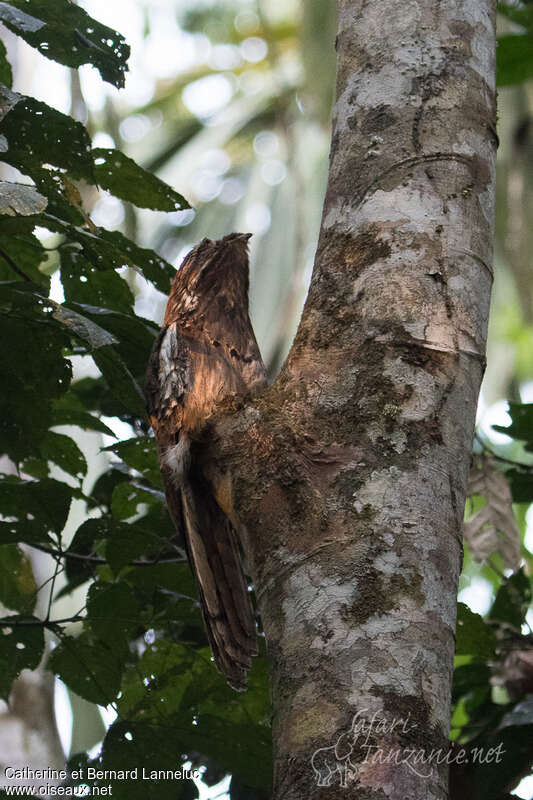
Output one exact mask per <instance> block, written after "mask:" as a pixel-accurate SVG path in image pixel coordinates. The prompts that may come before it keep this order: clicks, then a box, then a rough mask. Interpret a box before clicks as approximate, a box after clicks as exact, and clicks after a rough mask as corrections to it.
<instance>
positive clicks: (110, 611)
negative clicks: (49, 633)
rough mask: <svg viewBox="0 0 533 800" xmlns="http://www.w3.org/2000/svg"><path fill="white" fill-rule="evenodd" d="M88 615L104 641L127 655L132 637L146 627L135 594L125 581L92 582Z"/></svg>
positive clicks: (99, 636) (92, 626)
mask: <svg viewBox="0 0 533 800" xmlns="http://www.w3.org/2000/svg"><path fill="white" fill-rule="evenodd" d="M87 619H88V622H89V625H90V627H91V630H92V631H93V633H94V634H95V636H96V637H97V638H98V639H99V640H100V641H101V642H104V643H105V644H106V645H107V646H108V647H110V648H111V650H113V651H118V652H120V653H122V654H126V655H127V653H128V645H129V642H130V639H133V638H134V636H135V634H136V632H137V633H138V632H140V630H141V629H142V625H141V620H140V618H139V605H138V602H137V599H136V597H135V594H134V593H133V590H132V589H131V587H130V586H128V585H127V584H126V583H123V582H120V583H105V582H102V581H97V582H95V583H93V584H92V586H91V588H90V589H89V593H88V595H87Z"/></svg>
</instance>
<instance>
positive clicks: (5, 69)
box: [0, 40, 13, 89]
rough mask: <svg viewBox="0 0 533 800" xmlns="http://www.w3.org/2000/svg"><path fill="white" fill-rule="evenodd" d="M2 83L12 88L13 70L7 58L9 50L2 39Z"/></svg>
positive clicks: (0, 73)
mask: <svg viewBox="0 0 533 800" xmlns="http://www.w3.org/2000/svg"><path fill="white" fill-rule="evenodd" d="M0 83H3V84H4V86H7V87H8V88H9V89H11V86H12V85H13V71H12V69H11V64H10V63H9V61H8V60H7V50H6V46H5V44H4V42H3V41H2V40H0Z"/></svg>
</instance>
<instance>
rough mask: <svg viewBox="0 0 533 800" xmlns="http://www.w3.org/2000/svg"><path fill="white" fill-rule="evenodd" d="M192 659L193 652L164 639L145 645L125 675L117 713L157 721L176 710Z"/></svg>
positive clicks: (186, 681)
mask: <svg viewBox="0 0 533 800" xmlns="http://www.w3.org/2000/svg"><path fill="white" fill-rule="evenodd" d="M196 658H197V655H196V654H195V653H194V651H192V650H190V649H189V648H186V647H184V646H183V645H181V644H177V643H176V642H170V641H168V640H167V639H158V640H157V641H156V642H155V643H154V644H152V645H150V646H148V647H147V648H146V650H145V651H144V653H143V654H142V656H141V658H140V660H139V663H138V664H136V665H135V668H134V669H132V670H130V671H129V672H128V673H126V675H125V679H124V684H123V691H122V697H121V698H120V701H119V714H120V715H121V716H123V717H126V718H127V719H134V718H135V717H139V715H142V716H143V717H144V718H145V719H146V720H147V721H149V720H151V721H153V722H157V721H158V720H159V719H162V718H168V717H170V716H172V715H173V714H177V713H179V711H180V706H181V701H182V699H183V695H184V692H185V690H186V688H187V686H188V685H189V683H190V682H191V680H192V677H193V676H192V666H193V664H194V662H195V660H196ZM146 687H148V691H147V690H146Z"/></svg>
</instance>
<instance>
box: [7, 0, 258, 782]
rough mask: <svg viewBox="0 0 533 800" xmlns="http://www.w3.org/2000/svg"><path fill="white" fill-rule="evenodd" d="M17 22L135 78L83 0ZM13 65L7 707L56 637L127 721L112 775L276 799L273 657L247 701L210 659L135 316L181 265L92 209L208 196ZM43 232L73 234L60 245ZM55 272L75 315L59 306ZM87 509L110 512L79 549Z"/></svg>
mask: <svg viewBox="0 0 533 800" xmlns="http://www.w3.org/2000/svg"><path fill="white" fill-rule="evenodd" d="M0 19H1V20H2V21H3V22H4V23H5V24H6V25H7V26H8V27H9V28H10V29H11V30H12V31H14V32H15V33H17V34H19V35H20V36H22V37H23V38H24V39H25V40H26V41H27V42H28V43H29V44H31V45H32V46H33V47H36V48H37V49H38V50H39V51H40V52H42V53H43V54H44V55H46V56H48V57H50V58H53V59H55V60H56V61H59V62H60V63H63V64H66V65H68V66H78V65H79V64H82V63H91V64H93V65H94V66H95V67H96V68H97V69H99V71H100V73H101V76H102V78H103V79H104V80H107V81H109V82H110V83H112V84H114V85H115V86H121V85H123V82H124V72H125V70H126V68H127V56H128V54H129V48H128V46H127V45H126V43H125V41H124V40H123V38H122V37H121V36H120V34H118V33H117V32H116V31H111V30H109V29H107V28H105V27H104V26H102V25H101V24H100V23H98V22H96V21H95V20H92V19H91V18H90V17H89V16H87V14H86V13H85V12H84V11H83V10H81V9H80V8H79V7H77V6H76V5H75V4H73V3H70V2H68V1H67V0H45V1H44V0H30V2H9V3H7V2H3V3H0ZM0 56H1V58H0V61H1V63H0V77H1V78H3V81H4V83H3V85H2V86H0V150H1V156H0V157H1V160H2V161H3V162H4V163H5V164H8V165H9V166H10V167H14V168H16V169H17V170H18V171H19V173H21V175H22V178H20V179H19V180H18V182H13V183H9V182H7V181H4V182H3V183H2V184H1V185H0V194H1V197H2V200H1V202H0V326H1V335H2V348H1V350H0V365H1V370H2V380H3V385H4V387H9V390H8V391H4V392H3V393H2V396H1V399H0V404H1V408H0V451H1V452H2V453H3V454H4V455H5V456H7V458H8V459H9V461H7V460H4V462H3V464H4V465H6V466H7V470H6V474H3V475H1V476H0V505H1V511H2V515H3V516H2V521H1V522H0V551H1V552H0V563H1V564H2V567H1V568H0V602H1V603H2V605H3V606H4V608H5V609H6V612H5V613H7V612H8V611H9V612H14V613H10V614H9V615H8V616H5V617H4V618H3V619H2V620H1V621H0V624H1V627H2V633H3V635H2V636H1V637H0V638H1V647H0V661H1V666H2V669H1V670H0V671H1V673H2V677H1V680H0V694H1V696H2V697H3V698H7V697H8V695H9V691H10V687H11V684H12V681H13V680H14V679H15V678H16V677H17V676H18V675H19V673H20V671H21V670H22V669H23V668H27V667H29V668H34V667H36V666H37V665H38V664H39V662H40V660H41V657H42V656H43V653H44V652H45V636H44V634H45V633H46V634H47V635H48V636H51V637H52V638H53V639H54V640H55V642H56V646H55V648H54V649H53V651H52V652H51V653H50V654H49V655H48V658H47V666H48V668H49V669H50V670H52V671H53V672H54V673H55V674H56V675H58V676H59V677H60V678H61V679H62V680H63V681H64V683H65V684H66V685H67V686H68V687H69V688H70V689H71V690H72V691H73V692H75V693H76V694H77V695H78V696H79V697H81V698H84V699H85V700H87V701H89V702H91V703H98V704H101V705H112V706H113V707H114V708H116V711H117V713H118V717H117V721H116V722H115V723H114V724H113V725H111V727H110V728H109V731H108V733H107V736H106V738H105V741H104V743H103V747H102V752H101V754H100V755H99V756H97V757H96V758H94V759H93V760H92V761H91V763H92V764H94V765H102V766H103V768H105V769H120V768H122V767H123V766H125V765H128V764H131V765H134V766H137V767H139V768H141V767H142V766H145V767H146V768H149V769H174V770H176V769H179V768H180V767H181V766H182V764H183V763H184V762H187V761H190V762H192V764H193V766H200V765H202V766H203V767H206V766H208V767H209V769H210V772H211V773H212V775H213V779H215V778H221V777H223V775H224V774H226V773H228V772H232V773H233V774H235V776H237V777H238V779H239V780H240V781H241V783H243V784H244V785H246V786H257V787H258V788H260V787H263V786H265V785H268V781H269V775H270V729H269V726H268V699H267V676H266V667H265V661H264V657H261V658H259V659H257V663H256V664H255V667H254V671H253V673H252V676H251V683H250V689H249V691H248V692H247V694H246V695H242V696H236V695H235V693H234V692H233V691H232V690H231V689H229V688H228V687H227V686H226V685H225V683H224V681H223V680H222V678H221V677H220V676H219V675H218V674H217V672H216V671H215V669H214V667H213V664H212V662H211V661H210V656H209V650H208V649H207V643H206V640H205V635H204V630H203V626H202V622H201V617H200V613H199V610H198V604H197V602H196V599H195V597H196V588H195V586H194V584H193V581H192V576H191V573H190V571H189V568H188V566H187V564H186V560H185V556H184V552H183V543H181V542H178V541H176V539H175V535H174V531H173V529H172V527H171V524H170V522H169V519H168V517H167V514H166V510H165V507H164V497H163V493H162V491H161V489H162V487H161V478H160V474H159V471H158V468H157V461H156V457H155V450H154V440H153V438H152V437H151V435H150V432H149V424H148V420H147V418H146V413H145V407H144V399H143V396H142V389H141V386H142V380H143V375H144V371H145V366H146V363H147V359H148V355H149V352H150V349H151V346H152V343H153V341H154V338H155V336H156V334H157V326H156V325H154V323H152V322H151V321H149V320H146V319H143V318H142V317H141V316H139V315H137V314H136V313H135V311H134V301H135V297H134V294H133V292H132V290H131V284H130V282H128V270H135V272H136V273H138V274H142V275H143V276H144V278H145V279H146V280H147V281H149V282H150V283H152V284H153V285H154V287H156V288H157V289H158V290H160V291H162V292H168V290H169V285H170V278H171V277H172V275H173V273H174V268H173V267H171V265H170V264H169V263H167V262H166V261H165V260H164V259H163V258H161V257H160V256H159V255H158V254H157V253H155V252H153V251H152V250H147V249H143V248H141V247H140V246H139V245H138V244H137V243H136V242H134V241H132V240H130V239H128V238H127V237H126V236H124V235H123V234H122V233H120V232H118V231H107V230H105V229H103V228H100V227H98V226H96V225H95V224H94V223H93V221H92V220H91V218H90V216H89V214H88V212H87V211H86V210H85V207H84V201H83V197H84V196H85V195H86V193H87V186H94V187H100V188H102V189H105V190H106V191H107V192H109V193H110V194H111V195H114V196H115V197H117V198H120V199H121V200H122V201H125V202H127V203H133V204H135V205H136V206H137V207H141V208H148V209H154V210H159V211H172V212H173V211H176V210H182V209H186V208H188V207H189V206H188V203H187V202H186V200H185V199H184V198H183V196H182V195H181V194H180V193H179V192H177V191H176V190H175V189H173V188H172V187H170V186H168V185H167V184H165V183H163V182H162V181H161V180H160V179H159V178H157V177H156V176H155V175H154V174H152V173H151V172H148V171H146V170H144V169H142V168H141V167H140V166H139V165H138V164H136V163H135V162H134V161H133V160H132V159H131V158H129V157H128V156H126V155H125V154H124V153H122V152H120V151H119V150H116V149H109V148H107V149H102V148H95V149H93V148H92V146H91V140H90V137H89V134H88V132H87V130H86V129H85V127H84V126H83V125H82V124H80V123H79V122H76V121H74V120H73V119H71V118H70V117H68V116H66V115H64V114H61V113H60V112H58V111H56V110H54V109H52V108H50V107H48V106H47V105H46V104H44V103H42V102H38V101H36V100H34V99H33V98H31V97H26V96H23V95H21V94H19V93H17V92H14V91H13V90H12V88H11V72H10V69H9V65H8V63H7V61H6V59H5V52H4V51H3V50H2V52H1V53H0ZM43 231H44V232H46V231H48V232H50V233H52V234H54V235H55V238H54V240H53V241H54V242H55V246H54V247H53V249H52V250H50V248H48V249H45V247H44V245H43V244H42V240H43ZM125 268H126V269H125ZM54 270H59V271H60V275H61V283H62V286H63V290H64V295H65V300H64V302H63V303H58V302H56V301H55V300H53V299H51V298H50V296H49V292H50V274H51V273H52V272H53V271H54ZM74 355H75V356H77V357H82V358H84V359H91V360H92V361H93V362H94V370H93V374H94V375H95V377H85V378H83V379H81V380H79V379H76V375H75V373H73V369H72V362H71V357H72V356H74ZM107 417H115V418H119V419H120V420H122V421H123V422H124V423H127V424H128V425H129V426H130V430H131V438H130V439H129V440H127V441H122V442H118V443H116V444H112V445H110V446H109V447H107V448H105V452H106V455H107V456H108V460H109V464H108V469H107V471H105V472H104V473H103V474H101V475H100V476H99V478H98V480H97V481H96V483H94V485H93V487H92V488H89V489H88V490H87V489H85V490H84V487H85V485H86V484H85V483H84V478H85V476H86V474H87V469H88V465H87V462H86V458H85V456H84V454H83V452H82V450H81V449H80V448H79V446H78V444H77V438H78V434H79V431H80V430H85V431H95V432H97V433H99V434H103V435H107V436H111V437H113V434H112V431H111V429H110V428H109V424H108V422H106V419H105V418H107ZM57 426H61V427H60V428H59V429H58V428H57ZM64 426H68V427H64ZM113 438H114V437H113ZM51 471H52V472H51ZM11 473H13V474H11ZM52 474H53V476H54V477H51V475H52ZM73 500H78V501H79V500H81V501H83V502H84V503H85V504H86V508H87V513H88V515H90V516H88V517H87V518H86V520H85V521H84V522H83V523H82V524H81V525H80V527H79V528H78V530H77V531H76V533H75V534H74V537H73V539H72V541H70V542H69V541H68V540H65V534H64V529H65V525H66V522H67V518H68V515H69V510H70V507H71V504H72V501H73ZM20 543H23V544H24V545H25V547H26V548H29V549H30V551H31V550H32V549H33V550H35V549H36V550H42V551H45V552H47V553H49V554H51V555H52V557H53V562H52V563H54V562H55V565H56V566H55V569H54V572H53V575H52V576H51V577H52V580H51V581H48V582H47V583H46V584H45V585H44V586H43V587H40V588H39V587H37V586H36V584H35V580H34V577H33V572H32V568H31V562H30V560H29V558H28V555H27V553H26V552H25V551H23V550H22V549H21V547H20V546H19V545H20ZM61 573H64V574H65V576H66V585H65V586H64V587H63V588H62V590H61V592H60V594H61V595H62V596H63V597H64V596H66V595H68V594H69V593H70V592H72V591H73V590H74V589H75V588H76V587H79V586H81V585H82V584H85V588H86V599H85V602H84V607H83V609H81V610H79V611H78V613H77V614H75V615H74V616H73V617H72V618H70V619H69V620H68V621H63V622H61V621H58V619H57V614H56V613H55V612H54V608H55V604H54V602H53V599H54V598H57V596H58V592H57V590H56V588H55V587H56V579H57V576H58V575H59V574H61ZM40 598H44V601H45V602H44V603H43V602H42V599H41V600H40ZM48 598H49V599H50V603H48ZM43 607H44V608H47V609H48V610H47V611H45V612H43V611H42V609H43ZM36 608H37V609H40V611H36ZM76 621H77V625H78V627H77V629H76V627H74V628H72V623H74V622H76ZM66 622H69V623H70V625H68V626H67V624H66ZM84 761H85V762H86V761H87V757H86V756H85V755H80V756H76V757H75V758H74V759H73V762H72V763H78V762H84ZM174 786H177V787H178V791H179V792H180V796H182V797H195V796H196V794H197V792H196V789H195V788H194V786H193V785H192V784H190V783H189V782H188V781H182V782H178V783H176V784H173V792H174V794H175V791H174ZM168 790H169V784H168V782H165V781H154V782H150V786H149V795H150V796H151V797H153V798H157V797H164V796H166V795H167V794H168ZM146 791H147V784H146V782H142V781H140V782H138V784H137V786H134V785H131V786H130V785H128V783H127V782H117V783H116V785H115V786H114V787H113V795H114V796H116V797H119V798H120V797H130V796H131V795H132V794H133V795H135V794H136V793H137V794H138V793H140V792H142V793H143V795H145V794H146Z"/></svg>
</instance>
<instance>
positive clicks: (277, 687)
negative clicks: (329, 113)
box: [211, 0, 497, 800]
mask: <svg viewBox="0 0 533 800" xmlns="http://www.w3.org/2000/svg"><path fill="white" fill-rule="evenodd" d="M494 21H495V4H494V2H493V0H406V1H405V2H401V3H400V2H398V0H380V2H368V0H340V2H339V19H338V36H337V52H338V67H337V102H336V105H335V109H334V116H333V137H332V146H331V160H330V172H329V183H328V189H327V195H326V200H325V205H324V212H323V220H322V228H321V234H320V241H319V245H318V251H317V255H316V261H315V268H314V274H313V279H312V283H311V288H310V291H309V296H308V299H307V302H306V305H305V309H304V313H303V318H302V321H301V324H300V327H299V330H298V334H297V337H296V339H295V342H294V344H293V347H292V350H291V353H290V355H289V358H288V360H287V362H286V364H285V366H284V368H283V370H282V373H281V375H280V377H279V378H278V380H277V382H276V383H275V385H274V386H273V387H271V388H270V389H269V390H268V392H267V393H266V394H265V395H263V396H262V397H260V398H259V399H257V400H254V401H253V402H250V403H249V404H247V405H246V406H245V407H244V408H241V409H240V410H237V411H236V410H235V409H233V413H232V414H228V415H226V416H224V417H220V418H219V419H218V420H217V422H216V426H215V432H216V434H217V436H216V437H214V439H213V446H212V453H211V456H212V458H213V459H215V460H217V463H218V467H217V469H220V466H221V465H222V466H223V467H224V468H225V469H226V470H227V472H228V473H229V474H230V475H231V481H232V485H233V491H234V495H235V508H236V511H237V515H238V517H239V519H240V520H241V522H242V523H243V528H244V529H245V530H243V536H244V539H245V549H246V552H247V555H248V557H249V560H250V564H251V569H252V573H253V576H254V580H255V586H256V592H257V598H258V603H259V609H260V612H261V617H262V621H263V625H264V630H265V634H266V639H267V643H268V650H269V654H270V657H271V660H272V695H273V706H274V716H273V731H274V741H275V778H274V798H275V800H281V798H283V800H303V798H305V800H308V799H309V798H313V800H314V799H315V798H326V797H327V798H331V797H332V796H334V794H335V791H336V790H335V789H332V788H331V787H332V786H334V785H336V786H341V785H342V786H345V788H344V789H343V793H342V796H343V797H346V798H350V797H357V798H358V799H359V800H361V799H362V798H364V799H365V800H377V798H380V800H383V798H389V800H400V799H401V800H404V798H417V800H418V799H419V798H427V799H428V800H429V799H430V798H431V800H433V798H434V799H435V800H436V799H437V798H438V800H442V799H443V798H446V797H447V770H448V768H447V764H446V763H442V758H444V757H445V755H446V752H447V749H448V731H449V713H450V687H451V676H452V664H453V653H454V632H455V617H456V592H457V581H458V576H459V572H460V567H461V558H462V546H461V533H462V519H463V508H464V501H465V482H466V476H467V471H468V466H469V461H470V453H471V444H472V435H473V427H474V419H475V409H476V401H477V396H478V391H479V386H480V382H481V378H482V374H483V369H484V363H485V343H486V332H487V320H488V312H489V300H490V288H491V282H492V267H491V263H492V236H493V199H494V185H493V179H494V169H495V151H496V145H497V138H496V134H495V33H494ZM246 531H247V533H246ZM439 751H440V752H441V756H440V758H439V756H438V752H439ZM416 754H419V755H418V756H417V755H416ZM420 754H422V755H420ZM417 758H418V761H417V760H416V759H417ZM421 759H425V761H426V763H422V761H421ZM439 760H440V761H441V763H438V761H439Z"/></svg>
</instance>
